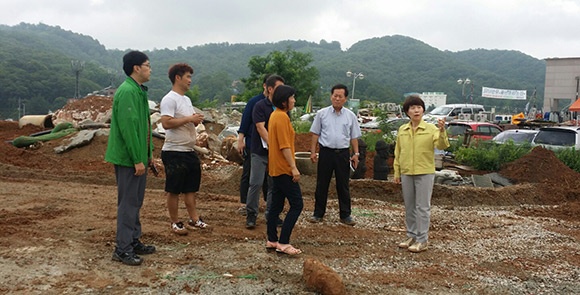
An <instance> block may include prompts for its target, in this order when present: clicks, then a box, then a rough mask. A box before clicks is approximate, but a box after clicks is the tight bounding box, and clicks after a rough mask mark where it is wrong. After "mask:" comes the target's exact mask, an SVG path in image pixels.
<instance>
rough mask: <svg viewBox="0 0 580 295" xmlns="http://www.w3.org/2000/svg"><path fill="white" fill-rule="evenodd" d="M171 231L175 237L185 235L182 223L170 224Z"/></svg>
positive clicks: (185, 230) (185, 231)
mask: <svg viewBox="0 0 580 295" xmlns="http://www.w3.org/2000/svg"><path fill="white" fill-rule="evenodd" d="M171 231H172V232H173V233H175V234H177V235H180V236H185V235H187V229H185V227H184V226H183V222H181V221H180V222H176V223H172V224H171Z"/></svg>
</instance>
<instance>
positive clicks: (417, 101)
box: [403, 94, 425, 114]
mask: <svg viewBox="0 0 580 295" xmlns="http://www.w3.org/2000/svg"><path fill="white" fill-rule="evenodd" d="M411 106H421V107H422V108H423V111H425V102H424V101H423V100H422V99H421V97H420V96H419V95H418V94H411V95H409V96H407V98H405V102H403V112H405V114H407V112H409V108H410V107H411Z"/></svg>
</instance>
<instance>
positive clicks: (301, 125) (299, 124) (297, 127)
mask: <svg viewBox="0 0 580 295" xmlns="http://www.w3.org/2000/svg"><path fill="white" fill-rule="evenodd" d="M310 126H312V122H310V121H301V120H296V121H292V127H294V131H295V132H296V134H302V133H308V132H310Z"/></svg>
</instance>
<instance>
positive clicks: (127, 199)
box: [115, 165, 147, 253]
mask: <svg viewBox="0 0 580 295" xmlns="http://www.w3.org/2000/svg"><path fill="white" fill-rule="evenodd" d="M115 176H116V178H117V248H116V249H115V251H116V252H117V253H125V252H128V253H132V252H133V246H134V245H135V244H136V243H137V242H138V241H139V238H141V222H140V220H139V211H140V210H141V206H142V205H143V199H144V198H145V184H146V182H147V171H145V174H143V175H141V176H135V168H134V167H124V166H119V165H115Z"/></svg>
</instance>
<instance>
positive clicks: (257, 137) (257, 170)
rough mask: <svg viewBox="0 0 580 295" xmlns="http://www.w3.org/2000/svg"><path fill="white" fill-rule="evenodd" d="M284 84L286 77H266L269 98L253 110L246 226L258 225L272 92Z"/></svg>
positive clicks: (270, 189) (270, 187)
mask: <svg viewBox="0 0 580 295" xmlns="http://www.w3.org/2000/svg"><path fill="white" fill-rule="evenodd" d="M283 84H284V78H282V77H280V76H278V75H271V76H269V77H268V79H266V91H267V93H268V99H262V100H260V101H259V102H257V103H256V105H255V106H254V110H253V111H252V120H253V122H254V126H253V130H252V134H253V135H254V136H252V140H251V146H250V149H251V150H250V151H251V157H252V159H251V165H250V166H251V168H250V187H249V189H248V196H247V200H246V213H247V216H246V228H248V229H253V228H255V227H256V218H257V216H258V207H259V204H260V186H261V185H263V181H264V177H265V175H266V177H267V168H268V149H267V147H268V129H267V128H268V119H269V118H270V114H272V112H273V111H274V105H273V104H272V94H273V93H274V89H276V87H277V86H278V85H283ZM271 194H272V185H271V180H270V179H269V178H268V193H267V197H266V199H267V201H266V214H268V212H267V211H268V209H267V208H268V204H269V203H270V201H271V199H272V196H271Z"/></svg>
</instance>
